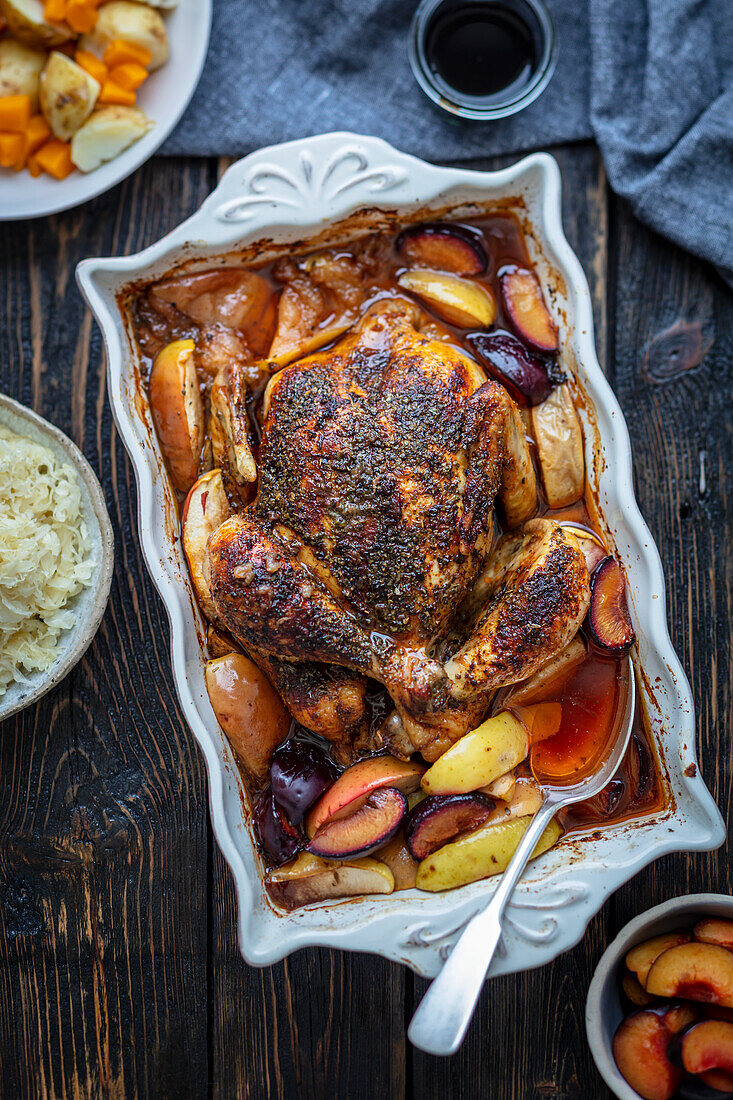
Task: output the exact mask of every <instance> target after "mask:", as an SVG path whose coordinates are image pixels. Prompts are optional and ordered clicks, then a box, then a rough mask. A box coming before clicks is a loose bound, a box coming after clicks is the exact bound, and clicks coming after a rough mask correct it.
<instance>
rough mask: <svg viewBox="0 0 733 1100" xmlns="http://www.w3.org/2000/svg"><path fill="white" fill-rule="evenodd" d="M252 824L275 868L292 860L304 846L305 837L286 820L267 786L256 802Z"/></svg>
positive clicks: (284, 814)
mask: <svg viewBox="0 0 733 1100" xmlns="http://www.w3.org/2000/svg"><path fill="white" fill-rule="evenodd" d="M253 822H254V827H255V832H256V833H257V838H258V840H259V842H260V844H261V846H262V848H263V849H264V850H265V852H266V853H267V854H268V856H269V857H270V859H272V861H273V862H274V863H275V864H276V865H277V866H279V865H280V864H281V863H286V862H287V861H288V860H289V859H292V858H293V856H295V855H297V853H298V852H299V851H300V850H301V848H303V847H304V846H305V837H304V836H303V834H302V832H301V831H300V830H299V829H298V828H297V827H296V826H295V825H294V824H293V823H292V822H291V821H289V820H288V816H287V814H286V813H285V811H284V809H283V808H282V806H279V805H278V803H277V802H276V801H275V797H274V794H273V790H272V787H271V786H269V785H268V786H267V787H266V788H265V790H264V791H263V792H262V794H261V795H260V797H259V798H258V800H257V804H256V806H255V810H254V814H253Z"/></svg>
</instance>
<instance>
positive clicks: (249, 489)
mask: <svg viewBox="0 0 733 1100" xmlns="http://www.w3.org/2000/svg"><path fill="white" fill-rule="evenodd" d="M246 402H247V384H246V382H245V380H244V375H243V372H242V371H241V370H240V369H238V366H237V364H234V363H233V364H230V365H228V366H225V367H223V368H222V369H221V370H220V371H219V373H218V374H217V376H216V378H215V379H214V382H213V384H212V387H211V398H210V405H211V417H210V421H209V435H210V437H211V449H212V457H213V461H214V465H216V466H218V467H219V468H220V469H221V471H222V474H223V477H224V479H225V483H226V487H227V489H228V490H229V492H230V493H231V494H232V495H233V496H235V497H239V499H240V500H241V501H242V503H244V504H246V503H247V502H248V501H249V499H250V497H251V496H252V494H253V492H254V486H255V482H256V481H257V464H256V462H255V459H254V455H253V453H252V442H251V437H250V427H249V417H248V415H247V404H246Z"/></svg>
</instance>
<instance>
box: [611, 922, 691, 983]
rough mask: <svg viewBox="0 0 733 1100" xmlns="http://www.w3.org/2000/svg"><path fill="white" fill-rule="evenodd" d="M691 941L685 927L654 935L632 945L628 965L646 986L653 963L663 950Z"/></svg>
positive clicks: (628, 954) (627, 955)
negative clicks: (634, 945)
mask: <svg viewBox="0 0 733 1100" xmlns="http://www.w3.org/2000/svg"><path fill="white" fill-rule="evenodd" d="M689 942H690V933H689V932H687V931H685V930H684V929H677V930H675V931H674V932H664V933H663V934H662V935H661V936H652V938H651V939H649V940H643V942H642V943H637V945H636V947H632V948H631V950H630V951H629V952H627V954H626V965H627V967H628V968H629V970H632V971H633V972H634V973H635V974H636V976H637V978H638V979H639V981H640V982H641V984H642V985H643V986H646V979H647V976H648V974H649V971H650V970H651V968H652V964H653V963H654V962H656V960H657V959H658V958H659V956H660V955H661V954H662V952H663V951H669V949H670V947H679V946H680V944H682V943H689Z"/></svg>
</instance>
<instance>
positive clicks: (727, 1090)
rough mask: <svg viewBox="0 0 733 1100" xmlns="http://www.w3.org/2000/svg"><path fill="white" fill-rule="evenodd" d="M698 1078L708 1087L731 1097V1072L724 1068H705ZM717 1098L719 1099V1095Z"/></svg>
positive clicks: (732, 1090) (732, 1094)
mask: <svg viewBox="0 0 733 1100" xmlns="http://www.w3.org/2000/svg"><path fill="white" fill-rule="evenodd" d="M700 1080H701V1081H703V1082H704V1083H705V1084H706V1085H707V1086H708V1088H710V1089H714V1090H715V1091H716V1092H722V1093H723V1097H733V1073H729V1072H728V1071H727V1070H724V1069H707V1070H705V1071H704V1073H701V1074H700ZM718 1100H721V1098H720V1097H719V1098H718Z"/></svg>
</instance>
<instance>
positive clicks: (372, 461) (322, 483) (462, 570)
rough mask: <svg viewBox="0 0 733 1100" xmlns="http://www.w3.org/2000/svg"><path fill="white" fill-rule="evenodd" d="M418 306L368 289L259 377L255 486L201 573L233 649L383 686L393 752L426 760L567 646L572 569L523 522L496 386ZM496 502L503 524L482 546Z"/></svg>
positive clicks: (514, 426) (518, 477) (520, 454)
mask: <svg viewBox="0 0 733 1100" xmlns="http://www.w3.org/2000/svg"><path fill="white" fill-rule="evenodd" d="M420 320H421V315H420V312H419V310H417V308H416V307H414V306H413V305H412V304H411V303H409V302H406V301H403V300H402V299H389V300H381V301H378V302H376V303H375V304H374V305H372V306H371V307H370V308H369V309H368V310H367V312H366V314H365V316H364V318H363V319H362V321H361V322H360V323H359V324H358V325H357V326H356V327H355V328H354V329H353V330H352V331H351V332H350V333H349V335H348V336H347V337H345V338H344V339H343V340H342V341H341V342H340V343H338V344H337V345H335V346H334V347H332V348H330V349H329V350H327V351H325V352H320V353H317V354H314V355H311V356H308V357H307V358H305V359H301V360H299V361H298V362H296V363H293V364H292V365H290V366H289V367H286V368H285V369H284V370H282V371H280V373H279V374H277V375H275V376H274V377H273V378H272V380H271V381H270V383H269V386H268V389H267V392H266V395H265V402H264V423H263V431H262V439H261V443H260V450H259V481H258V491H257V496H256V498H255V500H254V501H253V502H252V503H251V504H250V505H249V506H248V507H247V508H245V509H244V511H243V512H241V513H240V514H238V515H235V516H232V517H231V518H230V519H228V520H227V521H226V522H225V523H224V524H223V525H222V526H221V527H220V528H219V529H218V530H217V531H216V532H214V534H213V535H212V537H211V539H210V540H209V546H208V551H207V555H208V561H207V574H208V577H209V581H210V586H211V592H212V597H213V600H214V603H215V605H216V609H217V613H218V615H219V617H220V619H221V621H222V623H223V624H224V626H225V627H226V628H227V629H228V630H229V631H230V632H231V633H232V634H233V635H234V637H235V638H237V639H238V641H239V642H240V643H241V644H242V645H243V646H244V647H245V648H248V649H249V650H250V651H252V652H253V653H255V654H262V655H267V654H269V655H271V656H272V657H277V658H278V659H280V660H281V661H283V660H284V661H285V662H294V663H298V662H312V661H315V662H324V663H327V664H331V665H336V666H341V667H342V668H344V669H349V670H352V671H353V672H356V673H359V674H362V675H366V676H370V677H373V678H374V679H376V680H379V681H381V682H382V683H383V684H384V685H385V686H386V687H387V689H388V691H389V693H390V695H391V696H392V699H393V701H394V703H395V706H396V708H397V713H398V719H397V720H395V721H393V722H392V724H391V730H392V732H393V734H394V737H395V738H396V739H399V740H400V743H401V745H402V751H406V749H405V745H406V744H407V743H409V744H411V745H412V746H413V747H414V748H418V749H420V751H422V752H423V753H424V754H425V755H426V756H428V757H430V756H435V755H437V754H439V752H440V751H443V749H444V748H446V747H447V745H448V744H450V742H451V741H452V740H455V739H456V738H457V737H459V736H461V735H462V734H463V733H465V732H466V730H467V729H468V728H470V727H471V725H472V724H475V722H476V721H477V720H478V719H480V717H481V714H482V712H483V711H485V709H486V707H487V706H488V704H489V702H490V699H491V695H492V694H493V692H494V691H495V690H496V688H497V687H498V686H500V685H501V684H505V683H512V682H514V681H516V680H521V679H524V678H525V677H526V676H528V675H531V674H532V673H533V672H534V671H535V670H536V668H537V667H539V664H541V663H542V661H544V660H549V659H550V658H551V657H552V656H553V655H554V653H555V652H557V650H558V649H560V648H561V647H562V646H563V645H565V644H566V642H567V641H568V640H569V639H570V637H572V635H573V633H574V632H575V631H576V630H577V627H578V625H579V623H580V620H581V619H582V615H583V613H584V611H585V606H586V605H587V601H588V575H587V570H586V568H585V563H584V559H583V556H582V554H581V552H580V549H579V547H578V545H577V543H576V542H575V540H574V539H573V537H572V536H571V535H569V534H567V533H566V532H565V531H564V530H563V529H561V528H559V527H558V525H557V524H555V523H552V522H551V521H548V520H536V521H533V522H531V523H526V521H527V520H528V519H530V517H531V516H532V515H533V514H534V512H535V511H536V508H537V487H536V481H535V475H534V469H533V466H532V462H531V458H530V453H529V448H528V445H527V441H526V438H525V435H524V431H523V427H522V421H521V417H520V415H519V412H518V410H517V408H516V406H515V404H514V402H513V401H512V399H511V397H510V396H509V395H508V394H507V392H506V390H504V389H503V387H501V386H500V385H498V384H497V383H494V382H487V381H486V379H485V377H484V375H483V373H482V371H481V369H480V368H479V367H478V366H477V365H476V363H474V362H473V361H472V360H471V359H469V358H468V357H467V356H466V355H465V354H463V353H462V352H461V351H460V350H459V349H458V348H457V347H455V346H453V345H451V344H448V343H445V342H443V341H441V340H436V339H434V338H431V337H430V336H428V335H422V334H421V333H420V332H419V331H418V326H419V324H420ZM497 500H498V502H499V503H500V505H501V508H502V512H503V515H504V517H505V520H506V523H507V525H508V526H511V527H519V530H518V531H517V533H516V534H515V535H514V534H512V535H509V536H506V537H505V538H504V539H503V540H501V541H500V543H499V544H498V549H497V555H496V556H492V555H491V551H492V544H493V539H494V518H493V517H494V507H495V503H496V502H497ZM521 524H525V526H524V527H520V526H519V525H521ZM477 586H478V589H477ZM482 586H483V587H482ZM477 590H479V591H482V592H483V594H484V595H485V600H482V601H478V604H477V603H476V598H475V597H476V592H477ZM486 601H488V602H486ZM472 608H473V610H472ZM446 646H447V647H448V650H447V652H446ZM438 654H440V656H438ZM451 654H452V655H451ZM446 657H447V658H448V659H447V660H446ZM311 728H313V725H312V724H311ZM406 739H407V740H406ZM387 740H389V735H387Z"/></svg>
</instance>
